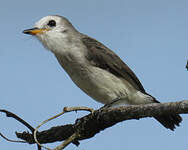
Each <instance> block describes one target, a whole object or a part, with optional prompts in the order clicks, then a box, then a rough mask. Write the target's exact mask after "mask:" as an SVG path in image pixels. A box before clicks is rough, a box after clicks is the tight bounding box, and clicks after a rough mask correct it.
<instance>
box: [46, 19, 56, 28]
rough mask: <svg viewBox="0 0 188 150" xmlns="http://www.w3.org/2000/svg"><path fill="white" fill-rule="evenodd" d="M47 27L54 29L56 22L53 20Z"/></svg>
mask: <svg viewBox="0 0 188 150" xmlns="http://www.w3.org/2000/svg"><path fill="white" fill-rule="evenodd" d="M47 25H48V26H50V27H55V26H56V22H55V20H50V21H49V22H48V24H47Z"/></svg>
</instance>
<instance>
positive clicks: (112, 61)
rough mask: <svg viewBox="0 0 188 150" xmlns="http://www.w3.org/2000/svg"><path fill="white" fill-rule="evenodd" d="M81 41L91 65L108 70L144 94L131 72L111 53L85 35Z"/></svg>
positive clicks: (139, 83) (142, 88)
mask: <svg viewBox="0 0 188 150" xmlns="http://www.w3.org/2000/svg"><path fill="white" fill-rule="evenodd" d="M81 39H82V42H83V43H84V45H85V46H86V47H87V48H88V50H89V51H88V55H87V59H88V60H89V62H90V63H91V64H92V65H95V66H97V67H99V68H103V69H105V70H108V71H109V72H110V73H112V74H114V75H115V76H118V77H121V78H123V79H125V80H127V81H128V82H130V83H131V84H132V85H133V86H134V87H135V88H136V89H138V90H140V91H141V92H143V93H146V92H145V90H144V87H143V86H142V84H141V82H140V81H139V79H138V78H137V77H136V75H135V74H134V73H133V71H132V70H131V69H130V68H129V67H128V66H127V65H126V64H125V63H124V62H123V61H122V60H121V59H120V57H119V56H117V55H116V54H115V53H114V52H113V51H111V50H110V49H109V48H107V47H106V46H104V45H103V44H102V43H100V42H98V41H97V40H95V39H93V38H90V37H88V36H86V35H82V38H81Z"/></svg>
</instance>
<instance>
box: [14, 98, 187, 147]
mask: <svg viewBox="0 0 188 150" xmlns="http://www.w3.org/2000/svg"><path fill="white" fill-rule="evenodd" d="M187 113H188V100H184V101H180V102H170V103H153V104H147V105H133V106H122V107H118V108H108V109H106V108H101V109H99V110H95V111H94V112H93V113H90V114H88V115H86V116H84V117H82V118H80V119H77V120H76V121H75V123H74V124H68V125H62V126H57V127H52V128H50V129H48V130H45V131H42V132H38V133H37V139H38V141H39V142H40V143H41V144H43V143H51V142H56V141H63V140H66V139H67V138H68V137H70V136H71V135H73V134H74V133H77V135H78V136H77V139H76V140H75V141H73V143H75V144H79V142H78V141H79V140H84V139H88V138H92V137H93V136H95V135H96V134H97V133H99V132H100V131H102V130H104V129H106V128H108V127H111V126H113V125H115V124H116V123H119V122H121V121H125V120H131V119H140V118H145V117H152V116H157V115H164V114H166V115H167V114H187ZM16 135H17V137H18V138H20V139H23V140H25V141H27V142H28V143H30V144H34V143H35V141H34V139H33V135H32V134H30V133H28V132H23V133H16Z"/></svg>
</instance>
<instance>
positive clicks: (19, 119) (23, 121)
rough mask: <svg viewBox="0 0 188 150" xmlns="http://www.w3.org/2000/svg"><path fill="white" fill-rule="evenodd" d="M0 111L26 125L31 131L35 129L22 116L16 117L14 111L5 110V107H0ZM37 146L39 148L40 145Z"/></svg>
mask: <svg viewBox="0 0 188 150" xmlns="http://www.w3.org/2000/svg"><path fill="white" fill-rule="evenodd" d="M0 112H3V113H5V114H6V116H7V117H11V118H14V119H15V120H17V121H18V122H20V123H21V124H23V125H24V126H26V127H27V128H28V129H29V130H30V131H31V132H32V133H33V132H34V130H35V129H34V128H33V127H32V126H31V125H30V124H29V123H27V122H26V121H25V120H23V119H22V118H20V117H18V116H17V115H15V114H14V113H12V112H10V111H7V110H5V109H0ZM37 148H38V150H41V147H40V146H39V145H38V144H37Z"/></svg>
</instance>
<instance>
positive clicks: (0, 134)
mask: <svg viewBox="0 0 188 150" xmlns="http://www.w3.org/2000/svg"><path fill="white" fill-rule="evenodd" d="M0 136H1V137H2V138H4V139H5V140H7V141H9V142H15V143H27V142H26V141H17V140H11V139H9V138H7V137H6V136H4V135H3V134H2V133H1V132H0Z"/></svg>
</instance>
